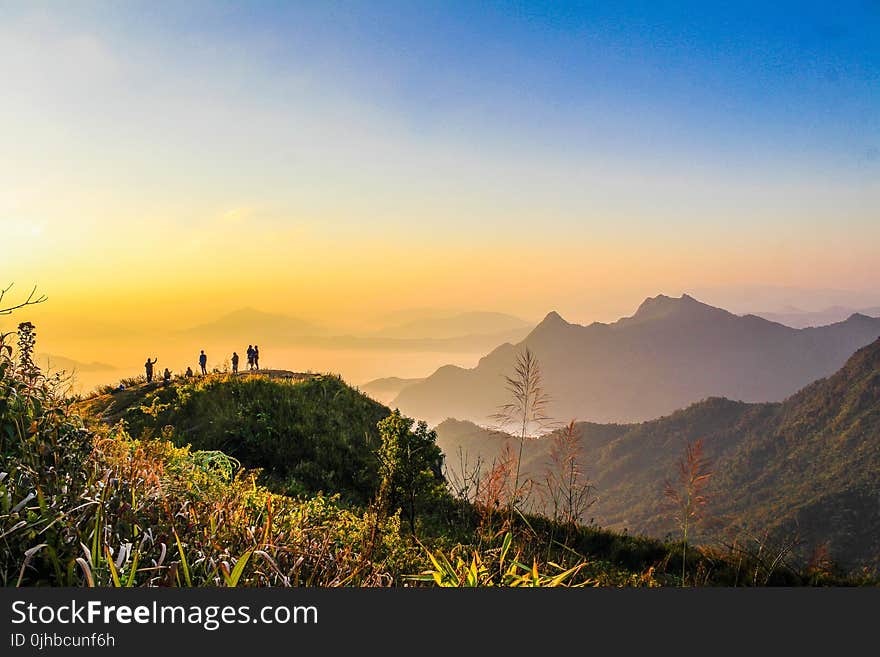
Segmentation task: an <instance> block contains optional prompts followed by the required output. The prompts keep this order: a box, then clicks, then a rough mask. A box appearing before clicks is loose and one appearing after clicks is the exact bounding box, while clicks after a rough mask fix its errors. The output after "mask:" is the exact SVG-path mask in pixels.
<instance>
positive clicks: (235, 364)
mask: <svg viewBox="0 0 880 657" xmlns="http://www.w3.org/2000/svg"><path fill="white" fill-rule="evenodd" d="M232 373H233V374H238V354H237V353H236V352H234V351H233V352H232Z"/></svg>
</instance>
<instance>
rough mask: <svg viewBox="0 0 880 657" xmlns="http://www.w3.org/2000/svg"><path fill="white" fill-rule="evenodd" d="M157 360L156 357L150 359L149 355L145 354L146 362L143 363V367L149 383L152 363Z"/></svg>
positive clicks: (151, 379)
mask: <svg viewBox="0 0 880 657" xmlns="http://www.w3.org/2000/svg"><path fill="white" fill-rule="evenodd" d="M158 362H159V359H158V358H154V359H153V360H150V357H149V356H147V362H146V363H144V369H145V370H146V371H147V383H151V382H152V381H153V365H155V364H156V363H158Z"/></svg>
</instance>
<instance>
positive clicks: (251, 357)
mask: <svg viewBox="0 0 880 657" xmlns="http://www.w3.org/2000/svg"><path fill="white" fill-rule="evenodd" d="M247 359H248V369H249V370H252V369H254V346H253V345H251V344H249V345H248V348H247Z"/></svg>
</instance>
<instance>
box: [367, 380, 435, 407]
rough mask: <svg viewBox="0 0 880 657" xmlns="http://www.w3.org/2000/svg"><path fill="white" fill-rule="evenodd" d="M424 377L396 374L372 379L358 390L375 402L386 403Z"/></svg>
mask: <svg viewBox="0 0 880 657" xmlns="http://www.w3.org/2000/svg"><path fill="white" fill-rule="evenodd" d="M422 381H424V379H401V378H400V377H396V376H389V377H385V378H382V379H374V380H373V381H369V382H367V383H365V384H363V385H362V386H359V388H360V391H361V392H363V393H364V394H367V395H369V396H370V397H372V398H373V399H375V400H376V401H377V402H381V403H383V404H387V403H388V402H390V401H391V400H392V399H394V398H395V397H397V395H399V394H400V391H401V390H403V389H404V388H406V387H408V386H411V385H413V384H416V383H421V382H422Z"/></svg>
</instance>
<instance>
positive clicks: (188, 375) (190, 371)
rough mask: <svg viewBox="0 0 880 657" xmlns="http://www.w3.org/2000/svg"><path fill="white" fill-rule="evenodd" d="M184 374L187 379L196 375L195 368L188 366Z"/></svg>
mask: <svg viewBox="0 0 880 657" xmlns="http://www.w3.org/2000/svg"><path fill="white" fill-rule="evenodd" d="M184 376H185V377H186V378H187V379H189V378H190V377H192V376H195V374H193V368H191V367H187V368H186V374H184Z"/></svg>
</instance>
